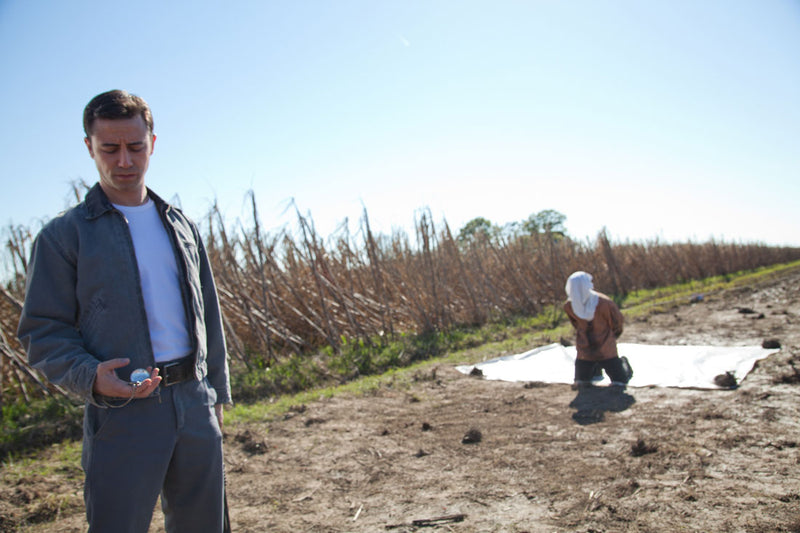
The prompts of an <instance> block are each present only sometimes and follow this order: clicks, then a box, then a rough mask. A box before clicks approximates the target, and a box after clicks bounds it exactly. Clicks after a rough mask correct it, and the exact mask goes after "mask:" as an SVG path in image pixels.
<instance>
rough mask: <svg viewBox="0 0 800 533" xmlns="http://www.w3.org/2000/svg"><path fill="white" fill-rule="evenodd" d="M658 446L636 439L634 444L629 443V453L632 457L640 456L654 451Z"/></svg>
mask: <svg viewBox="0 0 800 533" xmlns="http://www.w3.org/2000/svg"><path fill="white" fill-rule="evenodd" d="M657 451H658V446H655V445H652V444H645V442H644V440H642V439H638V440H637V441H636V443H635V444H633V445H631V455H632V456H634V457H641V456H642V455H647V454H648V453H656V452H657Z"/></svg>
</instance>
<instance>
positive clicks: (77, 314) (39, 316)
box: [17, 185, 231, 405]
mask: <svg viewBox="0 0 800 533" xmlns="http://www.w3.org/2000/svg"><path fill="white" fill-rule="evenodd" d="M148 195H149V196H150V198H151V199H152V200H153V201H154V202H155V204H156V207H157V209H158V213H159V215H160V217H161V220H162V222H163V223H164V226H165V227H166V228H167V234H168V235H169V238H170V240H171V242H172V247H173V250H174V251H175V258H176V261H177V264H178V269H179V271H180V272H181V273H182V274H183V276H182V278H181V280H180V281H181V293H182V295H183V307H184V310H185V312H186V321H187V324H188V325H189V331H190V333H191V337H192V339H191V340H192V344H193V350H192V354H193V355H194V357H195V378H196V379H198V380H201V379H203V378H204V377H205V376H207V377H208V380H209V382H210V384H211V386H212V387H213V388H214V389H215V390H216V392H217V403H229V402H230V401H231V393H230V380H229V376H228V361H227V353H226V348H225V335H224V332H223V327H222V316H221V314H220V308H219V300H218V298H217V292H216V287H215V285H214V278H213V275H212V273H211V268H210V265H209V261H208V256H207V255H206V251H205V246H204V245H203V241H202V238H201V237H200V233H199V231H198V229H197V226H195V224H194V223H192V222H191V221H190V220H189V219H188V218H186V216H185V215H184V214H183V213H182V212H181V211H180V210H179V209H176V208H175V207H173V206H171V205H169V204H167V203H166V202H164V201H163V200H162V199H161V198H159V197H158V196H156V195H155V194H154V193H153V192H152V191H150V190H149V189H148ZM17 335H18V336H19V338H20V341H21V342H22V344H23V345H24V346H25V349H26V350H27V352H28V360H29V362H30V364H31V365H32V366H33V367H35V368H37V369H39V370H41V371H42V372H43V373H44V374H45V375H46V376H47V378H48V379H49V380H50V381H51V382H53V383H55V384H57V385H61V386H62V387H65V388H66V389H67V390H70V391H72V392H73V393H75V394H77V395H79V396H81V397H82V398H84V399H85V400H86V401H87V402H90V403H93V404H95V405H97V403H96V402H95V400H94V397H93V395H92V386H93V384H94V379H95V374H96V371H97V365H98V364H99V363H100V362H101V361H107V360H109V359H115V358H118V357H127V358H129V359H130V364H129V366H127V367H124V368H121V369H118V370H117V373H118V375H119V376H120V378H122V379H124V380H127V379H128V377H129V375H130V373H131V371H132V370H133V369H135V368H142V367H155V360H154V356H153V347H152V345H151V342H150V333H149V328H148V324H147V314H146V312H145V307H144V298H143V295H142V289H141V283H140V277H139V268H138V265H137V262H136V255H135V253H134V248H133V239H132V238H131V234H130V230H129V229H128V224H127V222H126V220H125V217H124V215H123V214H122V213H121V212H120V211H119V210H117V209H115V208H114V206H113V205H111V203H110V202H109V200H108V197H107V196H106V195H105V193H104V192H103V190H102V189H101V188H100V186H99V185H95V186H94V187H92V188H91V189H90V190H89V192H88V193H87V194H86V197H85V199H84V201H83V202H81V203H80V204H78V205H77V206H75V207H74V208H72V209H70V210H68V211H66V212H65V213H62V214H61V215H59V216H58V217H56V218H54V219H53V220H51V221H50V222H48V223H47V224H46V225H45V227H44V228H43V229H42V231H41V232H40V233H39V235H38V236H37V237H36V240H35V241H34V244H33V250H32V252H31V260H30V263H29V265H28V277H27V285H26V297H25V305H24V307H23V309H22V314H21V317H20V323H19V329H18V331H17Z"/></svg>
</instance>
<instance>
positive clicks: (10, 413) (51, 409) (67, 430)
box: [0, 398, 83, 460]
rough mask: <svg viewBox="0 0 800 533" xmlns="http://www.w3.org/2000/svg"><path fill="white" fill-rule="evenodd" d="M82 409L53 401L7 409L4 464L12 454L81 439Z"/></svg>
mask: <svg viewBox="0 0 800 533" xmlns="http://www.w3.org/2000/svg"><path fill="white" fill-rule="evenodd" d="M82 418H83V408H82V405H76V404H71V403H69V402H67V401H65V400H58V401H57V400H55V399H53V398H45V399H36V400H32V401H30V402H24V401H22V400H21V399H20V400H17V401H16V402H14V403H10V404H7V405H3V431H2V434H0V460H5V458H6V457H7V456H8V455H9V454H19V453H23V452H28V451H31V450H37V449H40V448H42V447H45V446H47V445H49V444H51V443H53V442H60V441H62V440H65V439H80V438H81V435H82V433H83V431H82V426H81V422H82Z"/></svg>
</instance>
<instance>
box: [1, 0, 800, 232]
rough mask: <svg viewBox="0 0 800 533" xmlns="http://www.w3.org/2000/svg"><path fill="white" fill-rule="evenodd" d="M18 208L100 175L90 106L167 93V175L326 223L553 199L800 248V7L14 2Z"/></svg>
mask: <svg viewBox="0 0 800 533" xmlns="http://www.w3.org/2000/svg"><path fill="white" fill-rule="evenodd" d="M0 76H1V77H2V78H1V81H0V120H2V124H3V127H2V130H1V131H0V135H2V137H1V138H0V179H2V195H1V196H0V223H2V226H3V227H8V225H9V224H12V223H13V224H22V225H28V226H35V227H38V222H39V221H40V220H42V219H44V218H47V217H50V216H52V215H54V214H55V213H56V212H58V211H60V210H61V209H63V208H64V207H65V205H66V202H67V200H68V198H69V195H70V183H71V182H72V181H73V180H76V179H79V178H83V179H84V180H87V181H89V182H92V183H93V182H95V181H96V179H97V172H96V169H95V167H94V163H93V161H92V160H91V159H90V158H89V156H88V153H87V151H86V149H85V147H84V145H83V132H82V125H81V116H82V111H83V107H84V106H85V105H86V103H87V102H88V101H89V100H90V99H91V98H92V97H93V96H94V95H96V94H98V93H100V92H103V91H105V90H108V89H114V88H120V89H127V90H129V91H131V92H133V93H135V94H138V95H140V96H142V97H143V98H145V99H146V100H147V101H148V102H149V103H150V105H151V107H152V109H153V113H154V117H155V131H156V134H157V136H158V139H157V142H156V144H155V153H154V154H153V157H152V159H151V163H150V171H149V173H148V176H147V181H148V184H149V185H150V186H151V187H152V188H153V189H154V190H155V191H156V192H158V193H159V194H160V195H161V196H162V197H164V198H166V199H175V198H176V196H177V198H179V200H180V205H181V206H182V207H183V208H184V210H185V211H186V212H187V213H188V214H189V215H190V216H192V217H194V218H196V219H199V218H201V217H202V216H204V215H205V214H206V213H207V212H208V211H209V208H210V206H211V205H212V203H213V202H214V201H217V202H218V204H219V206H220V208H221V209H222V210H223V212H224V213H225V216H226V217H227V219H228V220H229V221H232V222H234V221H236V220H237V219H239V220H241V221H242V223H243V224H244V225H245V226H248V227H250V226H251V225H252V224H251V222H250V212H249V209H248V202H247V198H246V195H247V191H248V190H250V189H252V190H254V192H255V195H256V201H257V205H258V209H259V211H260V214H261V222H262V224H263V227H264V228H265V229H267V230H274V229H277V228H279V227H281V226H282V225H286V224H288V225H290V226H293V225H294V224H295V221H296V218H295V216H294V214H293V213H294V212H293V211H292V210H289V211H288V212H287V211H286V210H287V207H288V206H289V205H290V204H291V201H292V199H293V200H294V202H295V204H296V206H297V208H298V209H299V210H300V212H301V213H302V214H310V215H311V218H312V219H313V221H314V222H315V224H316V226H317V229H318V230H319V232H320V233H321V234H322V235H323V236H327V235H329V234H331V233H332V232H333V231H334V229H335V227H336V226H337V224H338V223H340V222H342V221H343V220H345V219H349V221H350V226H351V229H355V228H356V225H357V222H358V220H359V218H360V217H361V214H362V211H363V208H364V207H366V209H367V212H368V214H369V217H370V222H371V224H372V225H373V228H374V229H376V230H378V231H382V232H389V231H391V230H392V228H403V229H406V231H408V232H409V233H410V234H413V223H414V220H415V217H417V216H418V215H419V212H420V209H423V208H427V209H430V211H431V213H432V214H433V217H434V221H435V222H437V223H439V222H441V221H442V220H446V221H447V222H448V224H449V225H450V227H451V229H452V230H453V231H457V230H458V229H460V228H461V227H462V226H463V225H464V224H465V223H466V222H467V221H469V220H470V219H472V218H475V217H479V216H480V217H484V218H487V219H489V220H490V221H492V222H493V223H496V224H499V225H502V224H505V223H507V222H514V221H521V220H524V219H526V218H527V217H528V216H529V215H530V214H532V213H536V212H538V211H541V210H543V209H555V210H557V211H560V212H561V213H563V214H565V215H566V217H567V219H566V227H567V230H568V232H569V233H570V234H571V235H573V236H575V237H578V238H587V237H588V238H594V237H595V236H596V235H597V232H598V231H599V230H600V229H601V228H603V227H606V228H607V230H608V232H609V235H610V236H611V237H612V239H615V240H626V239H630V240H633V241H644V240H650V239H654V238H659V239H661V240H666V241H685V240H688V239H691V240H693V241H704V240H706V239H708V238H711V237H713V238H716V239H722V240H726V241H736V242H763V243H767V244H779V245H782V244H789V245H795V246H796V245H800V202H799V201H798V199H800V1H798V0H703V1H697V0H669V1H656V0H630V1H624V0H518V1H508V0H483V1H471V0H424V1H423V0H405V1H400V0H396V1H390V0H386V1H383V0H329V1H323V0H314V1H312V0H291V1H267V0H261V1H236V0H233V1H230V2H222V1H221V0H220V1H203V0H194V1H191V2H189V1H186V2H179V1H169V0H145V1H139V2H132V3H128V4H120V3H118V2H99V1H86V0H70V1H69V2H65V1H56V0H51V1H47V0H40V1H28V0H0Z"/></svg>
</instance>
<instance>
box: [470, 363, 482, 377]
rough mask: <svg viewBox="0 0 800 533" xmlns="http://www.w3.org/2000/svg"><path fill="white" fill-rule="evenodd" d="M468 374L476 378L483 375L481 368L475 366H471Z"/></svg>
mask: <svg viewBox="0 0 800 533" xmlns="http://www.w3.org/2000/svg"><path fill="white" fill-rule="evenodd" d="M469 375H470V376H474V377H476V378H482V377H483V370H481V369H480V368H478V367H477V366H473V367H472V370H470V371H469Z"/></svg>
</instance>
